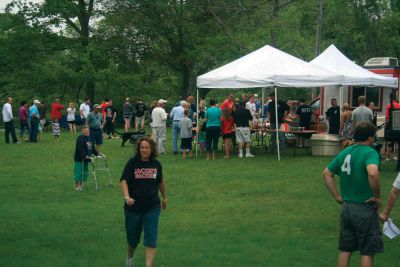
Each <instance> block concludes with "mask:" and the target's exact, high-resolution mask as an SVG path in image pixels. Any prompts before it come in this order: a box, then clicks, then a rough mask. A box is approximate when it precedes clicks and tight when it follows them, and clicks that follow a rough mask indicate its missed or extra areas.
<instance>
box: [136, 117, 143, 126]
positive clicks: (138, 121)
mask: <svg viewBox="0 0 400 267" xmlns="http://www.w3.org/2000/svg"><path fill="white" fill-rule="evenodd" d="M143 123H144V116H141V117H135V124H137V125H139V124H140V125H141V124H143Z"/></svg>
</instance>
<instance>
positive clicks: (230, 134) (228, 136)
mask: <svg viewBox="0 0 400 267" xmlns="http://www.w3.org/2000/svg"><path fill="white" fill-rule="evenodd" d="M232 138H233V133H228V134H222V139H224V140H225V139H232Z"/></svg>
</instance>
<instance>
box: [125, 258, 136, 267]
mask: <svg viewBox="0 0 400 267" xmlns="http://www.w3.org/2000/svg"><path fill="white" fill-rule="evenodd" d="M133 266H134V262H133V257H126V261H125V267H133Z"/></svg>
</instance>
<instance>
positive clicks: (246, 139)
mask: <svg viewBox="0 0 400 267" xmlns="http://www.w3.org/2000/svg"><path fill="white" fill-rule="evenodd" d="M236 141H237V142H238V143H250V142H251V132H250V128H249V127H238V128H236Z"/></svg>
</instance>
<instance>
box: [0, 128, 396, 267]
mask: <svg viewBox="0 0 400 267" xmlns="http://www.w3.org/2000/svg"><path fill="white" fill-rule="evenodd" d="M168 132H170V130H169V129H168ZM75 137H76V136H71V135H70V134H69V133H63V134H62V135H61V138H60V140H59V141H56V140H54V139H53V137H52V136H51V135H50V134H45V135H44V136H43V137H42V141H41V142H40V143H38V144H30V143H21V144H19V145H6V144H4V137H3V132H1V137H0V140H1V143H0V151H1V155H0V162H1V165H0V166H1V170H2V171H1V173H0V196H1V201H0V266H7V267H11V266H24V267H25V266H107V267H110V266H123V264H124V260H125V257H126V252H125V246H126V245H125V232H124V224H123V208H122V206H123V199H122V195H121V192H120V187H119V177H120V175H121V172H122V169H123V167H124V165H125V163H126V161H127V160H128V159H129V158H130V157H131V156H132V155H133V148H132V145H130V144H127V147H125V148H123V149H121V148H120V143H121V141H120V140H119V139H114V140H105V144H104V146H103V152H104V153H105V154H106V155H107V157H108V158H109V163H110V169H111V175H112V178H113V182H114V185H115V186H114V187H108V186H107V179H106V176H104V175H103V176H102V177H101V178H100V185H101V189H100V191H98V192H96V191H95V190H94V183H93V182H89V183H88V184H87V187H86V190H85V191H83V192H76V191H74V190H73V178H72V167H73V152H74V148H75ZM167 147H168V151H171V142H170V139H168V141H167ZM257 152H258V153H257V154H256V157H255V158H253V159H241V160H239V159H238V158H237V157H234V158H233V159H231V160H224V159H221V155H218V156H219V158H218V159H216V160H214V161H206V160H205V159H204V158H198V159H192V160H186V161H183V160H182V159H181V157H180V156H179V155H172V154H171V153H169V154H166V155H163V156H160V160H161V162H162V164H163V168H164V175H165V177H166V181H167V186H168V187H167V189H168V199H169V203H168V208H167V210H166V211H165V212H163V213H162V215H161V219H160V220H161V222H160V234H159V250H158V254H157V257H156V261H155V266H171V267H180V266H182V267H183V266H204V267H210V266H276V267H282V266H299V267H300V266H324V267H325V266H335V265H336V258H337V253H338V251H337V249H336V246H337V239H338V219H339V218H338V215H339V208H340V207H339V205H337V204H336V203H335V201H334V200H333V199H332V198H331V196H330V195H329V193H328V191H327V190H326V189H325V185H324V183H323V180H322V176H321V172H322V170H323V169H324V167H325V166H326V165H327V163H328V162H329V161H330V159H331V158H325V157H305V156H303V153H299V154H298V156H297V157H296V158H293V156H292V153H291V151H287V152H285V153H284V154H283V155H282V161H281V162H278V161H277V159H276V155H273V154H265V153H264V152H262V151H257ZM235 154H236V153H235ZM394 168H395V165H394V163H389V164H383V165H382V167H381V173H382V194H383V196H384V199H385V200H386V196H387V194H388V192H389V190H390V187H391V184H392V182H393V180H394V178H395V175H396V173H395V172H394ZM399 205H400V204H399ZM392 215H393V216H392V217H393V219H394V220H395V221H396V222H399V223H400V209H399V207H395V208H394V209H393V212H392ZM399 249H400V243H399V240H388V239H387V238H385V253H384V254H380V255H378V256H377V257H376V266H382V267H388V266H400V261H399V259H400V256H399V254H398V251H399ZM135 257H136V265H135V266H144V264H143V249H142V247H141V246H140V247H139V249H138V253H137V254H136V256H135ZM351 266H359V256H358V255H355V256H354V259H353V260H352V264H351Z"/></svg>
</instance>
